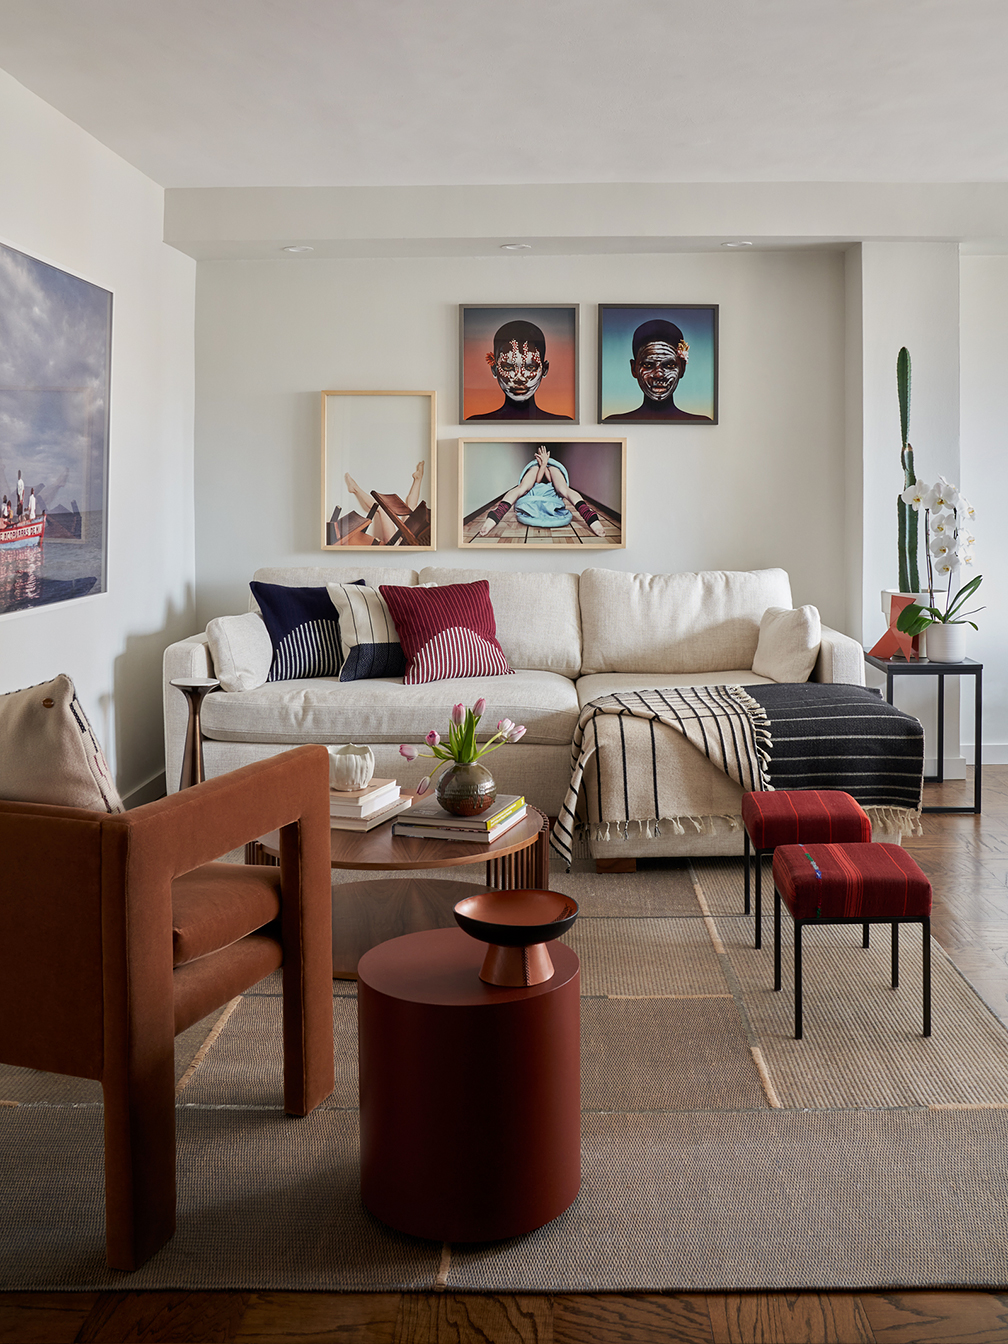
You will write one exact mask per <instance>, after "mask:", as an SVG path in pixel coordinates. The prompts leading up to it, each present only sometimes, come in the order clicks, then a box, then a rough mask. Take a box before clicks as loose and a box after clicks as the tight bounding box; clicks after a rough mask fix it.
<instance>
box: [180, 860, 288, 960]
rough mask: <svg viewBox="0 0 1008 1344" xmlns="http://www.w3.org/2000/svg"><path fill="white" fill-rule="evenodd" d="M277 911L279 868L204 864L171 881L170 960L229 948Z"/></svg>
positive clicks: (194, 957)
mask: <svg viewBox="0 0 1008 1344" xmlns="http://www.w3.org/2000/svg"><path fill="white" fill-rule="evenodd" d="M279 913H280V869H279V868H269V867H265V866H259V865H253V864H249V865H245V864H239V863H207V864H204V865H203V867H202V868H197V869H196V870H195V871H194V872H191V873H183V874H182V876H181V877H177V878H176V879H175V881H174V882H173V883H172V964H173V965H174V966H183V965H185V963H186V962H189V961H195V960H196V959H197V958H198V957H205V956H206V955H207V954H208V953H209V952H216V951H218V950H219V949H220V948H222V947H230V945H231V944H232V943H236V942H237V941H238V940H239V938H244V937H245V936H246V935H247V934H249V933H254V932H255V930H256V929H261V928H262V927H263V925H265V924H269V923H271V921H272V920H274V919H276V917H277V916H278V915H279Z"/></svg>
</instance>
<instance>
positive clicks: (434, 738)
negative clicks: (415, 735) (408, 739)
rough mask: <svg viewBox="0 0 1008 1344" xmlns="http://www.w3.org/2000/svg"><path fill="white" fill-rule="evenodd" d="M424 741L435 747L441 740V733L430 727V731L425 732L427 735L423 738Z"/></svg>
mask: <svg viewBox="0 0 1008 1344" xmlns="http://www.w3.org/2000/svg"><path fill="white" fill-rule="evenodd" d="M424 741H425V742H426V743H427V745H428V746H429V747H436V746H437V744H438V743H439V742H440V741H441V735H440V733H436V732H435V731H434V729H433V728H432V729H431V730H430V732H429V733H428V734H427V736H426V737H425V738H424Z"/></svg>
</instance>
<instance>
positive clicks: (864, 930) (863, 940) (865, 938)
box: [861, 924, 871, 947]
mask: <svg viewBox="0 0 1008 1344" xmlns="http://www.w3.org/2000/svg"><path fill="white" fill-rule="evenodd" d="M870 927H871V926H870V925H869V924H863V925H862V926H861V946H862V947H867V946H868V930H869V928H870Z"/></svg>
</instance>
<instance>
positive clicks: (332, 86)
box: [0, 0, 1008, 187]
mask: <svg viewBox="0 0 1008 1344" xmlns="http://www.w3.org/2000/svg"><path fill="white" fill-rule="evenodd" d="M1006 56H1008V4H1005V3H1004V0H702V2H701V3H699V4H693V5H686V4H682V3H677V4H673V3H671V0H620V2H619V3H617V2H616V0H498V3H493V4H492V3H490V2H489V0H0V67H2V68H4V69H6V70H7V71H9V73H10V74H11V75H13V76H14V78H15V79H17V80H19V81H20V82H21V83H23V84H25V85H26V86H27V87H28V88H29V89H32V90H33V91H34V92H36V93H37V94H39V95H40V96H41V97H42V98H44V99H45V101H46V102H48V103H50V104H51V105H53V106H54V107H56V108H58V109H59V110H60V111H62V112H64V113H65V114H66V115H67V116H68V117H70V118H71V119H72V120H73V121H75V122H77V123H78V124H79V125H80V126H82V127H84V128H85V129H86V130H88V131H90V132H91V133H92V134H93V135H95V136H96V137H97V138H98V139H99V140H100V141H102V142H103V143H104V144H106V145H108V146H109V147H110V148H111V149H113V150H114V151H115V152H116V153H118V154H120V155H121V156H122V157H123V158H125V159H126V160H127V161H129V162H130V163H132V164H134V165H135V166H136V167H138V168H139V169H141V170H142V171H143V172H144V173H146V174H147V175H148V176H150V177H151V178H153V179H154V180H155V181H156V182H158V183H160V184H161V185H163V186H166V187H237V186H244V187H248V186H254V187H266V186H312V187H319V186H347V185H361V186H379V185H446V184H459V185H475V184H489V183H499V184H512V183H619V182H638V183H661V182H668V183H675V182H921V183H928V182H970V181H971V182H1004V181H1008V77H1006V74H1005V71H1006V69H1008V61H1006Z"/></svg>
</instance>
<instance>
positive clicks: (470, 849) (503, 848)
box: [245, 807, 549, 980]
mask: <svg viewBox="0 0 1008 1344" xmlns="http://www.w3.org/2000/svg"><path fill="white" fill-rule="evenodd" d="M406 815H407V816H408V815H409V813H406ZM279 852H280V851H279V849H278V847H277V836H276V832H273V834H271V835H267V836H263V837H262V839H261V840H259V841H258V842H257V843H256V844H253V845H248V846H247V847H246V850H245V860H246V862H247V863H276V862H278V858H279ZM331 855H332V858H331V866H332V867H333V868H347V869H355V870H360V871H362V872H376V873H381V872H409V871H411V870H423V869H425V868H427V869H429V868H462V867H467V866H471V865H473V864H479V863H484V864H486V884H485V886H473V885H470V884H467V883H465V882H452V881H446V880H445V879H443V878H430V877H420V876H413V877H391V878H369V879H366V880H364V881H361V882H340V883H337V884H336V886H335V887H334V888H333V926H332V927H333V932H332V945H333V978H334V979H336V980H354V979H356V978H357V963H358V961H360V959H361V957H362V956H363V955H364V953H365V952H367V951H369V950H370V949H371V948H372V947H376V946H377V945H378V944H379V943H383V942H385V941H386V940H387V939H389V938H398V937H400V936H401V935H402V934H406V933H418V932H420V931H421V930H423V929H446V928H455V927H457V926H456V924H455V916H454V915H453V913H452V911H453V909H454V907H455V903H456V901H460V900H461V899H462V898H463V896H470V895H474V894H475V893H476V892H478V891H484V890H485V889H486V887H493V888H495V889H497V890H503V891H517V890H521V889H523V888H548V887H549V821H548V820H547V818H546V817H545V816H544V815H543V814H542V812H540V811H538V809H536V808H534V807H530V808H529V809H528V812H527V813H526V815H525V816H524V817H523V818H522V820H521V821H519V822H518V824H517V825H516V826H512V827H511V829H510V830H509V831H506V832H505V833H504V835H502V836H501V837H500V839H499V840H495V841H494V842H493V844H492V845H485V844H466V843H464V842H462V841H457V840H420V839H416V838H414V837H413V836H407V835H393V834H392V827H391V824H386V825H384V826H377V827H376V828H375V829H374V830H373V831H367V832H365V833H363V834H361V833H360V832H358V831H340V830H336V829H334V830H333V831H332V841H331Z"/></svg>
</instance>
